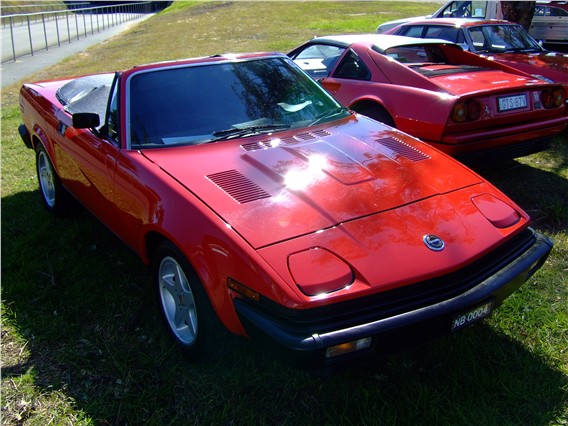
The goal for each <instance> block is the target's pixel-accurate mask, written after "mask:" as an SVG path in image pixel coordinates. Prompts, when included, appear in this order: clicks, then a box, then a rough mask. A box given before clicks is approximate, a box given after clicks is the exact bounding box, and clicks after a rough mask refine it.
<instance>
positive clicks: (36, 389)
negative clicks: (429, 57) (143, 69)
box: [0, 2, 568, 426]
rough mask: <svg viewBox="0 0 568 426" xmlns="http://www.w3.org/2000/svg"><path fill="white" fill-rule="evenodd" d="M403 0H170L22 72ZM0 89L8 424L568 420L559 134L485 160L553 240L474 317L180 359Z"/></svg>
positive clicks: (265, 33)
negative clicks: (533, 269) (424, 340)
mask: <svg viewBox="0 0 568 426" xmlns="http://www.w3.org/2000/svg"><path fill="white" fill-rule="evenodd" d="M435 8H436V4H432V3H412V2H399V3H391V2H329V3H326V2H282V3H276V2H258V3H253V2H226V3H217V2H207V3H201V2H199V3H197V2H195V3H189V2H178V3H174V5H173V6H172V7H171V8H169V9H168V10H166V11H164V12H162V13H160V14H159V15H157V16H155V17H153V18H151V19H149V20H147V21H145V22H144V23H142V24H140V25H139V26H137V27H135V28H132V29H131V30H130V31H128V32H127V33H125V34H123V35H121V36H118V37H115V38H114V39H112V40H109V41H107V42H105V43H103V44H101V45H99V46H96V47H94V48H92V49H89V50H88V51H86V52H84V53H82V54H80V55H77V56H76V57H73V58H71V59H69V60H67V61H64V62H62V63H60V64H58V65H56V66H54V67H51V68H49V69H46V70H44V71H42V72H41V73H39V74H38V75H36V76H34V77H33V78H31V80H39V79H49V78H56V77H61V76H68V75H79V74H84V73H92V72H98V71H109V70H113V69H124V68H127V67H131V66H134V65H136V64H139V63H144V62H150V61H152V62H153V61H161V60H165V59H174V58H181V57H190V56H198V55H205V54H214V53H221V52H240V51H272V50H282V51H286V50H287V49H289V48H291V47H293V46H295V45H297V44H299V43H300V42H302V41H304V40H307V39H309V38H311V37H312V36H313V35H316V34H328V33H341V32H372V31H374V29H375V28H376V26H377V25H378V24H379V23H381V22H384V21H388V20H391V19H397V18H401V17H404V16H413V15H422V14H427V13H429V12H431V11H432V10H434V9H435ZM17 92H18V85H14V86H12V87H9V88H7V89H5V90H3V91H2V223H1V225H2V228H1V235H2V252H1V254H2V317H1V318H2V329H1V338H2V341H1V343H2V348H1V351H2V352H1V364H2V382H1V386H2V389H1V392H2V395H1V404H0V405H1V410H2V413H1V414H2V424H3V425H19V424H25V425H47V424H54V425H67V424H73V425H126V424H128V425H139V424H156V425H163V424H172V425H177V424H204V425H210V424H215V425H249V424H263V425H264V424H271V425H272V424H274V425H280V424H293V425H304V424H305V425H312V424H326V425H335V424H347V425H349V424H354V425H355V424H356V425H359V424H368V425H378V424H385V425H446V424H448V425H499V426H501V425H568V286H567V282H568V134H567V133H566V132H565V133H564V134H563V135H561V136H559V137H557V138H556V139H555V141H554V144H553V147H552V149H550V150H549V151H547V152H544V153H540V154H536V155H533V156H530V157H526V158H523V159H519V160H518V161H514V162H510V163H507V164H503V165H499V166H498V167H493V168H491V167H485V168H483V169H480V170H479V172H480V173H481V174H483V175H484V176H485V177H487V178H489V179H490V180H491V181H492V182H493V183H495V184H496V185H497V186H498V187H499V188H501V189H503V190H504V191H505V192H506V193H507V194H508V195H509V196H510V197H511V198H513V199H514V200H515V201H516V202H517V203H519V204H520V205H521V206H522V207H523V208H524V209H525V210H526V211H528V212H529V213H530V214H531V216H532V217H533V220H534V222H533V225H534V227H535V228H537V229H538V230H539V231H541V232H544V233H546V234H547V235H549V236H551V237H552V238H553V239H554V240H555V243H556V245H555V248H554V251H553V253H552V255H551V256H550V258H549V260H548V261H547V263H546V265H545V266H544V268H543V269H542V270H541V271H539V272H538V273H537V274H536V275H535V276H534V277H532V278H531V279H530V281H529V282H527V283H526V284H525V285H524V286H523V287H522V288H521V290H520V291H519V292H517V293H516V294H515V295H513V296H512V297H511V298H509V299H508V300H507V302H506V303H505V304H504V305H503V306H502V307H501V308H500V309H499V310H498V311H496V312H495V314H494V315H493V316H492V317H491V318H489V319H488V320H486V321H484V322H483V323H481V324H478V325H476V326H474V327H471V328H469V329H466V330H464V331H463V332H460V333H457V334H456V335H452V336H448V337H445V338H443V339H440V340H437V341H435V342H431V343H429V344H427V345H425V346H421V347H419V348H415V349H413V350H409V351H407V352H403V353H399V354H397V355H394V356H391V357H386V358H380V359H377V360H374V361H372V362H370V363H368V364H365V365H360V366H356V367H354V368H352V369H350V370H348V371H342V372H339V373H338V374H336V375H334V376H332V377H328V378H322V377H318V376H314V375H312V374H309V373H306V372H303V371H299V370H296V369H293V368H291V367H288V366H287V365H286V364H285V363H283V362H281V361H279V360H277V359H274V358H273V357H272V356H271V355H270V354H268V353H266V352H264V351H262V350H261V349H260V348H257V347H255V346H254V345H253V344H251V343H249V342H247V341H243V342H240V344H239V345H238V347H237V349H236V351H235V353H233V354H232V355H231V356H230V357H228V358H226V359H223V360H221V361H219V362H218V363H216V364H189V363H188V362H187V361H185V360H184V359H182V358H181V357H180V355H179V354H178V353H177V351H176V350H175V348H173V347H172V345H171V343H170V341H169V340H168V339H167V338H166V337H165V333H163V328H162V325H161V323H160V322H159V321H158V318H159V317H158V312H157V308H156V307H155V305H154V301H153V300H152V292H151V289H150V286H149V283H150V278H149V274H148V271H147V270H146V269H145V268H144V266H143V265H142V263H141V262H140V261H139V260H138V259H137V258H136V257H135V256H134V255H133V254H132V253H131V252H130V251H128V249H127V248H125V247H124V246H123V245H122V244H121V243H120V242H119V241H118V240H117V239H116V238H115V237H114V236H113V235H112V234H110V233H109V232H108V231H107V230H106V229H105V228H104V227H103V226H102V225H101V224H100V223H98V222H97V221H96V220H95V219H94V218H93V217H92V216H90V215H89V214H88V213H85V212H82V211H79V212H78V213H77V214H75V215H72V216H70V217H65V218H55V217H52V216H50V215H49V214H48V213H47V212H46V211H44V210H43V209H42V206H41V204H40V196H39V193H38V191H37V180H36V176H35V166H34V155H33V153H32V152H31V151H29V150H27V149H26V148H25V147H24V145H23V143H22V141H21V140H20V138H19V136H18V132H17V127H18V125H19V124H20V122H21V121H20V115H19V110H18V101H17Z"/></svg>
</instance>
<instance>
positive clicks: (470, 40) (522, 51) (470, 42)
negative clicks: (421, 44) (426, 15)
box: [385, 18, 568, 107]
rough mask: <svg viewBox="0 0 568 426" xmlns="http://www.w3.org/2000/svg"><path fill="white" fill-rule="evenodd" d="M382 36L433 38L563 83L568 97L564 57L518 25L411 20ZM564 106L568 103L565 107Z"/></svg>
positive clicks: (567, 56) (567, 65) (567, 61)
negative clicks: (540, 42)
mask: <svg viewBox="0 0 568 426" xmlns="http://www.w3.org/2000/svg"><path fill="white" fill-rule="evenodd" d="M385 34H395V35H403V36H408V37H418V38H436V39H443V40H448V41H451V42H453V43H457V44H459V45H460V46H461V47H463V48H464V49H465V50H469V51H470V52H473V53H477V54H478V55H481V56H484V57H486V58H488V59H491V60H492V61H495V62H499V63H501V64H505V65H509V66H511V67H513V68H517V69H519V70H521V71H524V72H526V73H527V74H531V75H533V76H535V77H540V78H542V79H545V80H547V81H548V82H552V83H562V84H564V89H565V97H567V96H568V54H566V53H559V52H550V51H548V50H546V49H544V48H543V47H542V46H541V45H540V44H538V43H537V42H536V40H534V39H533V38H532V37H531V36H530V35H529V33H527V31H526V30H525V29H524V28H523V27H521V26H520V25H518V24H514V23H512V22H508V21H497V20H494V19H493V20H489V21H485V20H483V21H480V20H479V19H460V18H439V19H425V20H422V21H412V22H408V23H406V24H403V25H400V26H399V27H396V28H394V29H392V30H390V31H387V32H386V33H385ZM567 107H568V104H567Z"/></svg>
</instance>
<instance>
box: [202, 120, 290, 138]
mask: <svg viewBox="0 0 568 426" xmlns="http://www.w3.org/2000/svg"><path fill="white" fill-rule="evenodd" d="M288 128H290V125H289V124H266V125H262V126H248V127H233V128H231V129H225V130H217V131H215V132H213V133H212V135H213V139H211V141H212V142H216V141H221V140H227V139H233V138H244V137H245V136H252V135H258V134H261V133H270V132H275V131H278V130H285V129H288Z"/></svg>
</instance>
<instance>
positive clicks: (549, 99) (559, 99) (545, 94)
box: [540, 88, 565, 109]
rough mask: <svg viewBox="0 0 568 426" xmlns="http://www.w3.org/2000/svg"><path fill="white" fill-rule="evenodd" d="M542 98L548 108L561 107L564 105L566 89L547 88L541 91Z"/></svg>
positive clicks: (543, 103)
mask: <svg viewBox="0 0 568 426" xmlns="http://www.w3.org/2000/svg"><path fill="white" fill-rule="evenodd" d="M540 100H541V102H542V105H543V106H544V107H545V108H546V109H552V108H559V107H561V106H562V105H564V101H565V99H564V91H563V90H562V89H561V88H556V89H554V90H551V89H545V90H543V91H542V92H541V93H540Z"/></svg>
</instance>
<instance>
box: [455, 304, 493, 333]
mask: <svg viewBox="0 0 568 426" xmlns="http://www.w3.org/2000/svg"><path fill="white" fill-rule="evenodd" d="M492 311H493V302H492V301H491V302H487V303H484V304H483V305H481V306H478V307H476V308H473V309H470V310H469V311H467V312H464V313H460V314H458V315H456V316H454V317H453V318H452V328H451V330H452V331H457V330H459V329H461V328H464V327H467V326H468V325H470V324H473V323H474V322H477V321H479V320H480V319H483V318H485V317H487V316H489V315H490V314H491V312H492Z"/></svg>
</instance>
